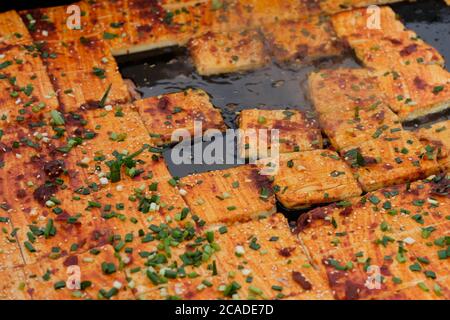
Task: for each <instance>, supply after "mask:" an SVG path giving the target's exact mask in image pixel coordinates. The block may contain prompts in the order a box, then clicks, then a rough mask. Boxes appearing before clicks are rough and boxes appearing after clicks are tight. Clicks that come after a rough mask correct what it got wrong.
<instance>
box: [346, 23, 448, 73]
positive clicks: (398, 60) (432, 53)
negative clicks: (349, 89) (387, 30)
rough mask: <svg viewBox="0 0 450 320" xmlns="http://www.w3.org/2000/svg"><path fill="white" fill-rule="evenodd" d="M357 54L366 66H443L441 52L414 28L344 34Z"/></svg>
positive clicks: (378, 68) (382, 67) (393, 67)
mask: <svg viewBox="0 0 450 320" xmlns="http://www.w3.org/2000/svg"><path fill="white" fill-rule="evenodd" d="M347 42H348V44H349V45H350V46H351V47H352V49H353V50H354V51H355V54H356V56H357V58H358V59H359V60H360V61H361V62H362V63H363V64H364V65H365V66H366V67H369V68H374V69H377V70H380V69H384V68H392V69H395V68H396V67H397V66H398V65H401V66H405V67H406V66H407V67H410V68H413V66H415V65H417V64H425V65H431V64H435V65H439V66H442V67H443V66H444V64H445V61H444V58H443V57H442V55H441V54H440V53H439V52H438V51H437V50H436V49H435V48H433V47H431V46H430V45H428V44H427V43H425V42H424V41H423V40H421V39H420V38H419V37H418V36H417V34H416V33H415V32H412V31H409V30H406V31H403V32H399V33H397V34H396V35H395V36H384V37H382V38H378V37H371V38H359V37H358V36H352V37H348V38H347Z"/></svg>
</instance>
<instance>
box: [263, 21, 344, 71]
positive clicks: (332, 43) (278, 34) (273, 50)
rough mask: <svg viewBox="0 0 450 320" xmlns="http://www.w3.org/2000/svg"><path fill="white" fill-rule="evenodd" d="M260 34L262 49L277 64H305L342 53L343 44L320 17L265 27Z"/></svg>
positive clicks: (281, 22)
mask: <svg viewBox="0 0 450 320" xmlns="http://www.w3.org/2000/svg"><path fill="white" fill-rule="evenodd" d="M262 31H263V35H264V38H265V42H266V46H267V47H268V48H269V52H270V54H271V55H272V56H273V57H274V58H275V60H276V61H277V62H281V63H282V62H287V61H295V62H298V63H308V62H311V61H314V60H319V59H321V58H328V57H335V56H340V55H342V54H343V52H344V45H343V43H342V42H341V41H340V40H339V39H338V38H337V37H336V35H335V33H334V31H333V27H332V25H331V23H330V22H329V20H328V19H327V18H326V17H323V16H315V17H309V18H307V19H305V20H298V21H289V20H288V21H278V22H275V23H273V24H265V25H263V27H262Z"/></svg>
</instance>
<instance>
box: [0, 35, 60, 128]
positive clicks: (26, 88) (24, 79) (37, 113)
mask: <svg viewBox="0 0 450 320" xmlns="http://www.w3.org/2000/svg"><path fill="white" fill-rule="evenodd" d="M0 52H1V57H0V78H1V79H0V100H1V101H2V104H1V105H0V119H1V120H0V129H5V127H6V126H8V125H10V126H16V125H23V126H27V125H30V124H31V123H37V122H40V121H42V120H45V119H44V118H47V117H48V114H49V113H50V111H51V110H53V109H56V108H57V107H58V100H57V98H56V93H55V91H54V89H53V86H52V84H51V82H50V80H49V77H48V76H47V72H46V70H45V67H44V65H43V63H42V61H41V58H40V57H39V52H38V50H37V49H36V47H35V46H33V45H31V42H30V44H29V45H8V46H6V47H4V48H3V49H1V48H0Z"/></svg>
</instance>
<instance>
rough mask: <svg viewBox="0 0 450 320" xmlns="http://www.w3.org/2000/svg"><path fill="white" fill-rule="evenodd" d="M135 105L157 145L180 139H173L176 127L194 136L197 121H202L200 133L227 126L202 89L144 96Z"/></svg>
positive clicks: (200, 122) (222, 128)
mask: <svg viewBox="0 0 450 320" xmlns="http://www.w3.org/2000/svg"><path fill="white" fill-rule="evenodd" d="M134 105H135V107H136V109H137V111H138V112H139V115H140V116H141V119H142V121H143V122H144V125H145V127H146V128H147V130H148V132H149V133H150V136H151V137H152V141H153V143H154V144H156V145H163V144H170V143H172V142H178V141H172V135H173V134H174V133H177V130H183V132H184V133H186V132H187V133H189V134H190V135H191V137H193V136H194V134H196V132H195V129H196V127H195V122H197V123H199V126H198V129H197V130H200V133H202V132H203V131H206V130H208V129H217V130H221V131H222V130H224V129H225V124H224V122H223V119H222V115H221V113H220V111H219V110H218V109H216V108H214V106H213V105H212V103H211V101H210V98H209V96H208V94H207V93H206V92H205V91H203V90H199V89H189V90H186V91H181V92H175V93H170V94H166V95H162V96H157V97H150V98H145V99H142V100H138V101H136V102H135V103H134ZM200 125H201V128H200ZM183 132H181V131H178V133H179V134H180V135H181V136H184V135H182V133H183ZM174 138H175V137H174Z"/></svg>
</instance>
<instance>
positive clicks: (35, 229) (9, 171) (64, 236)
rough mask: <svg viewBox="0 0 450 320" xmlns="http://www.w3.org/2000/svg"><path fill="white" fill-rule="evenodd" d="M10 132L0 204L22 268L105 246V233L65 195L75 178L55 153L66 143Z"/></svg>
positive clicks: (35, 132) (42, 130)
mask: <svg viewBox="0 0 450 320" xmlns="http://www.w3.org/2000/svg"><path fill="white" fill-rule="evenodd" d="M15 129H16V130H15V131H16V133H15V134H11V133H10V132H6V136H3V137H2V142H1V152H0V161H1V162H2V165H1V167H2V168H1V180H0V203H1V205H2V207H4V208H5V210H7V212H8V215H9V218H10V221H11V225H12V226H13V227H14V229H13V230H14V232H13V234H15V236H16V241H17V243H18V244H19V245H20V246H21V253H22V256H23V258H24V259H25V262H26V263H33V262H36V261H38V260H39V259H41V258H43V257H48V256H51V257H54V258H55V257H58V256H60V255H62V254H64V252H66V251H68V250H70V248H71V247H72V246H76V247H77V248H79V249H80V250H86V249H88V248H91V247H94V246H97V245H98V244H99V243H101V242H104V241H106V236H107V235H108V230H107V229H106V228H104V226H103V225H102V224H101V223H100V222H99V221H97V220H96V219H95V217H92V216H91V215H89V214H88V215H83V214H82V213H83V212H82V211H83V210H84V208H82V209H80V207H79V205H78V202H77V201H75V199H74V195H75V194H74V192H73V191H72V190H70V185H71V184H72V183H73V180H76V178H77V176H76V175H72V172H70V171H67V170H66V169H67V168H66V164H67V163H65V161H64V155H63V153H59V152H58V151H57V149H59V145H58V144H59V143H65V140H66V139H65V138H61V139H53V138H52V139H50V138H49V137H48V136H44V134H48V133H50V134H53V133H52V132H53V131H50V130H51V129H50V128H49V127H46V126H44V127H37V128H32V129H29V130H28V131H26V130H25V129H24V128H20V127H17V128H15ZM47 140H48V141H47ZM59 140H61V141H59ZM53 143H54V144H53ZM11 261H13V260H11Z"/></svg>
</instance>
